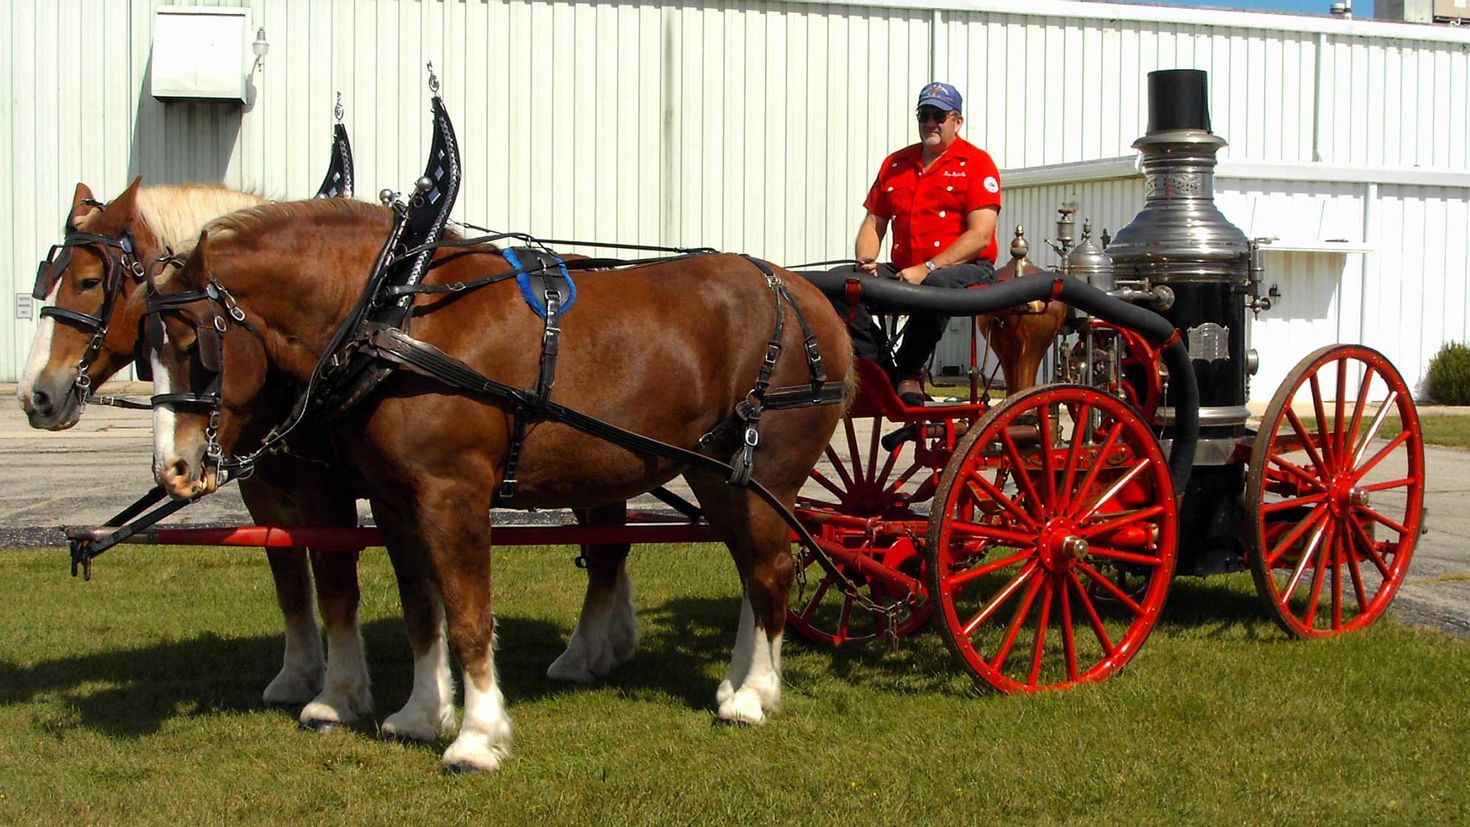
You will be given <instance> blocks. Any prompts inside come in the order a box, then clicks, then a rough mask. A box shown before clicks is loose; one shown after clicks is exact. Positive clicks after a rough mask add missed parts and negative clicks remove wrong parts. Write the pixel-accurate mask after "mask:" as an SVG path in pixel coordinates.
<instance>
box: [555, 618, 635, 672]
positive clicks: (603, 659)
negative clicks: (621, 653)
mask: <svg viewBox="0 0 1470 827" xmlns="http://www.w3.org/2000/svg"><path fill="white" fill-rule="evenodd" d="M599 631H600V630H599ZM621 662H622V659H620V658H619V657H618V655H617V651H616V649H615V648H614V647H613V645H612V642H611V641H610V640H609V639H608V638H607V636H606V635H605V634H598V633H593V634H589V635H585V636H584V635H583V634H582V633H581V631H580V630H579V631H577V632H575V633H573V635H572V639H571V641H570V642H568V643H567V650H566V651H565V652H562V653H561V655H560V656H559V657H557V659H556V660H555V661H552V664H551V666H549V667H547V669H546V677H548V678H550V679H552V680H554V681H570V682H572V683H592V682H594V681H597V680H600V679H601V678H603V677H604V676H606V675H607V674H608V673H609V672H611V671H612V670H613V669H615V668H617V666H618V664H620V663H621Z"/></svg>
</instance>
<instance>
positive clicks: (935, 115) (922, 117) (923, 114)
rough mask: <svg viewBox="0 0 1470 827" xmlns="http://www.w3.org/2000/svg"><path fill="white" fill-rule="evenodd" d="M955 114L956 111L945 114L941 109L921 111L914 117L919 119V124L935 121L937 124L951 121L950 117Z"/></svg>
mask: <svg viewBox="0 0 1470 827" xmlns="http://www.w3.org/2000/svg"><path fill="white" fill-rule="evenodd" d="M953 114H955V113H954V110H950V111H948V112H945V111H942V110H939V109H920V110H919V111H918V112H915V113H914V117H915V118H917V119H918V121H919V123H921V124H923V123H928V122H930V121H933V122H935V123H944V122H945V121H947V120H949V116H950V115H953Z"/></svg>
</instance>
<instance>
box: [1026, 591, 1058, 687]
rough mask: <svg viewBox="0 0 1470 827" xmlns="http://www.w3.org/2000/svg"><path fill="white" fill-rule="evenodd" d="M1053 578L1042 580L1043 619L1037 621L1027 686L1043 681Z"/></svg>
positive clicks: (1033, 685)
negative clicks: (1043, 656) (1042, 659)
mask: <svg viewBox="0 0 1470 827" xmlns="http://www.w3.org/2000/svg"><path fill="white" fill-rule="evenodd" d="M1051 600H1052V576H1051V575H1046V576H1045V577H1043V578H1042V580H1041V617H1039V618H1037V619H1036V642H1035V645H1034V646H1033V647H1032V649H1031V671H1030V673H1028V674H1027V675H1026V685H1027V686H1029V687H1032V688H1035V687H1036V682H1037V681H1038V680H1040V679H1041V655H1042V653H1044V652H1045V651H1046V625H1047V623H1049V622H1050V621H1051Z"/></svg>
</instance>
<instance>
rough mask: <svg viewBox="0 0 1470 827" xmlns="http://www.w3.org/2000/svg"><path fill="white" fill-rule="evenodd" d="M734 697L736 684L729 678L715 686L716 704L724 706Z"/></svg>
mask: <svg viewBox="0 0 1470 827" xmlns="http://www.w3.org/2000/svg"><path fill="white" fill-rule="evenodd" d="M733 697H735V685H734V684H732V683H730V682H729V681H728V680H723V681H720V685H719V686H718V687H716V688H715V704H716V705H718V706H724V704H725V701H728V700H730V699H731V698H733Z"/></svg>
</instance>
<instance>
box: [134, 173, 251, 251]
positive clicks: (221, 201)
mask: <svg viewBox="0 0 1470 827" xmlns="http://www.w3.org/2000/svg"><path fill="white" fill-rule="evenodd" d="M265 203H268V202H267V201H266V200H265V198H264V197H262V196H260V195H257V194H255V193H253V192H242V191H240V190H232V189H227V188H225V187H221V186H215V185H208V184H183V185H172V184H165V185H161V186H153V187H144V188H142V189H140V190H138V217H139V218H140V219H141V220H142V221H143V223H145V224H147V225H148V227H149V229H151V230H152V231H153V234H154V235H155V236H156V237H157V238H158V242H159V244H161V245H163V246H165V247H172V248H174V249H175V250H187V249H190V248H192V247H193V246H194V242H195V241H197V240H198V239H199V228H200V227H203V226H204V225H205V224H206V223H208V222H210V221H212V220H214V219H216V218H218V217H220V216H222V215H227V214H229V213H232V212H234V211H236V210H239V209H244V208H246V207H254V206H257V205H260V204H265Z"/></svg>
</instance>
